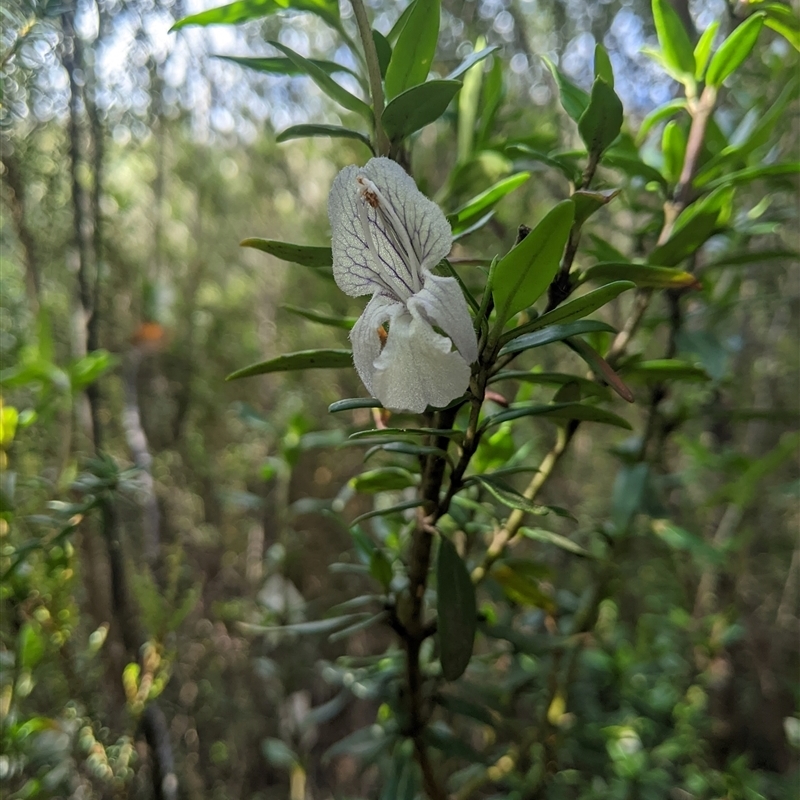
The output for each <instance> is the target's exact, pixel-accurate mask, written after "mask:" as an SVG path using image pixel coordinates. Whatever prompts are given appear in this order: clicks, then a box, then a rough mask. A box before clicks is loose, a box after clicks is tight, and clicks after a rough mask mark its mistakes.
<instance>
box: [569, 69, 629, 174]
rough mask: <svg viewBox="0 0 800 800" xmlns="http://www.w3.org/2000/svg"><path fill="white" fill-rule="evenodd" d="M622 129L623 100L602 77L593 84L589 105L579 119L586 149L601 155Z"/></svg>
mask: <svg viewBox="0 0 800 800" xmlns="http://www.w3.org/2000/svg"><path fill="white" fill-rule="evenodd" d="M621 129H622V102H621V101H620V99H619V97H617V93H616V92H615V91H614V90H613V89H612V88H611V86H609V85H608V84H607V83H606V82H605V81H604V80H603V79H602V78H596V79H595V81H594V84H593V85H592V94H591V97H590V99H589V105H588V106H587V107H586V110H585V111H584V112H583V114H581V117H580V119H579V120H578V132H579V133H580V135H581V139H583V141H584V144H585V145H586V149H587V150H588V151H589V152H590V153H593V154H594V155H595V157H596V158H597V157H599V156H600V154H601V153H602V152H603V151H604V150H605V149H606V148H607V147H608V146H609V145H610V144H611V143H612V142H613V141H614V139H616V138H617V136H618V135H619V132H620V130H621Z"/></svg>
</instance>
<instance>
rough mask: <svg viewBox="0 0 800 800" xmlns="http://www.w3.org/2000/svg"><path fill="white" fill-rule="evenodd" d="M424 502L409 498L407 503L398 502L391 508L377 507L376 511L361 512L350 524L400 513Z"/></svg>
mask: <svg viewBox="0 0 800 800" xmlns="http://www.w3.org/2000/svg"><path fill="white" fill-rule="evenodd" d="M423 502H424V501H423V500H407V501H406V502H405V503H398V504H397V505H394V506H389V508H377V509H375V510H374V511H368V512H367V513H366V514H360V515H359V516H357V517H356V518H355V519H354V520H353V521H352V522H351V523H350V524H351V525H356V524H358V523H359V522H363V521H364V520H366V519H372V518H373V517H388V516H389V515H390V514H400V513H402V512H403V511H407V510H408V509H409V508H416V507H417V506H421V505H422V504H423Z"/></svg>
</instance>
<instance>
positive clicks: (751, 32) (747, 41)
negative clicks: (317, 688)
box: [706, 14, 764, 88]
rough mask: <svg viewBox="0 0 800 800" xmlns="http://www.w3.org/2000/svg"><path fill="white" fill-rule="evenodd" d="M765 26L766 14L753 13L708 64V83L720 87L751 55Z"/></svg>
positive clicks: (721, 46)
mask: <svg viewBox="0 0 800 800" xmlns="http://www.w3.org/2000/svg"><path fill="white" fill-rule="evenodd" d="M763 26H764V15H763V14H753V16H752V17H749V18H748V19H746V20H745V21H744V22H743V23H742V24H741V25H739V27H738V28H736V29H735V30H734V31H733V32H732V33H731V35H730V36H728V38H727V39H726V40H725V41H724V42H723V43H722V44H721V45H720V48H719V50H717V52H716V53H714V57H713V58H712V59H711V63H710V64H709V65H708V73H707V74H706V84H707V85H708V86H713V87H715V88H718V87H720V86H722V82H723V81H724V80H725V78H727V77H728V76H729V75H732V74H733V73H734V72H735V71H736V70H737V69H738V68H739V67H740V66H741V64H742V62H743V61H744V60H745V59H746V58H747V56H749V55H750V51H751V50H752V49H753V47H755V44H756V41H757V39H758V34H759V33H761V28H762V27H763Z"/></svg>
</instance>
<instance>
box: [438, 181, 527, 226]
mask: <svg viewBox="0 0 800 800" xmlns="http://www.w3.org/2000/svg"><path fill="white" fill-rule="evenodd" d="M530 176H531V174H530V172H519V173H517V174H516V175H511V176H509V177H508V178H503V180H501V181H498V182H497V183H495V184H494V185H493V186H490V187H489V188H488V189H486V190H485V191H483V192H481V193H480V194H479V195H477V196H475V197H473V198H472V199H471V200H469V201H468V202H467V203H465V204H464V205H463V206H461V208H459V209H458V210H457V211H454V212H453V213H452V214H449V215H448V217H447V219H448V221H449V222H450V224H451V225H453V226H454V227H458V226H459V225H461V224H463V223H465V222H466V221H467V220H470V219H473V218H474V217H476V216H478V214H480V213H481V212H483V211H485V210H486V209H487V208H489V207H490V206H492V205H494V204H495V203H497V202H498V201H499V200H500V199H501V198H503V197H505V196H506V195H507V194H509V193H510V192H513V191H514V189H516V188H518V187H519V186H522V184H523V183H525V182H526V181H527V180H528V178H530Z"/></svg>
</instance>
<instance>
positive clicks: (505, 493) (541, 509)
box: [465, 475, 569, 516]
mask: <svg viewBox="0 0 800 800" xmlns="http://www.w3.org/2000/svg"><path fill="white" fill-rule="evenodd" d="M465 483H467V484H469V483H478V484H480V485H481V486H482V487H483V488H484V489H486V491H487V492H489V494H490V495H492V497H494V499H495V500H497V501H498V502H500V503H502V504H503V505H504V506H505V507H506V508H512V509H515V510H517V511H525V512H527V513H528V514H534V515H536V516H544V515H545V514H549V513H550V512H551V511H553V512H554V513H558V514H559V515H560V516H569V514H568V512H565V511H563V509H555V508H552V507H550V506H543V505H539V504H538V503H534V502H533V501H531V500H528V498H527V497H525V496H524V495H522V494H520V493H519V492H518V491H517V490H516V489H514V488H513V487H512V486H509V485H508V484H507V483H506V482H505V481H501V480H499V479H497V478H493V477H491V476H489V475H470V477H469V478H467V480H466V481H465Z"/></svg>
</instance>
